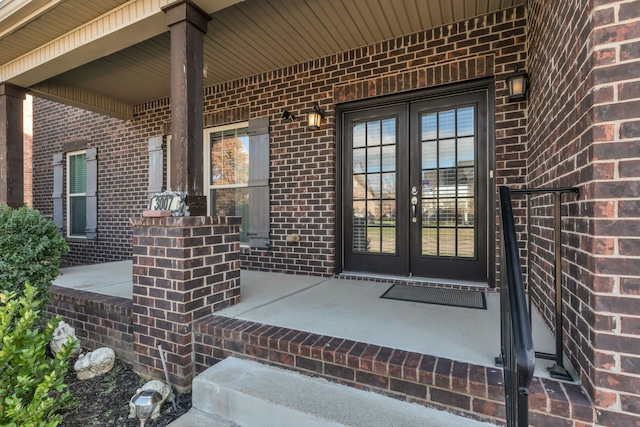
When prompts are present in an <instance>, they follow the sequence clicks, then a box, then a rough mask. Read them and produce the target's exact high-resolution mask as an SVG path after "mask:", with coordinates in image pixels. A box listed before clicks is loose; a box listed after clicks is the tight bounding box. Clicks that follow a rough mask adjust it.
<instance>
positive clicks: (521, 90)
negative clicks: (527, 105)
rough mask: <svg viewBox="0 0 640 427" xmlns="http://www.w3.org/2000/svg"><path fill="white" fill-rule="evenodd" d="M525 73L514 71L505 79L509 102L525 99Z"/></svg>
mask: <svg viewBox="0 0 640 427" xmlns="http://www.w3.org/2000/svg"><path fill="white" fill-rule="evenodd" d="M527 77H528V76H527V73H526V71H518V67H516V71H515V72H514V73H513V74H511V75H509V76H508V77H507V87H508V89H509V98H508V100H509V102H516V101H524V100H525V99H527Z"/></svg>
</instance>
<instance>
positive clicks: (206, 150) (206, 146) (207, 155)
mask: <svg viewBox="0 0 640 427" xmlns="http://www.w3.org/2000/svg"><path fill="white" fill-rule="evenodd" d="M248 127H249V122H238V123H232V124H230V125H224V126H216V127H212V128H207V129H205V130H204V132H203V137H202V157H203V159H204V164H203V169H204V177H203V178H204V184H205V185H204V190H205V196H206V197H207V215H208V216H211V190H212V189H213V188H242V187H247V186H248V185H245V184H229V185H211V151H210V150H211V145H210V144H211V141H210V139H211V134H212V133H214V132H224V131H225V130H231V129H239V128H248Z"/></svg>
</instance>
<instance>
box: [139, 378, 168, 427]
mask: <svg viewBox="0 0 640 427" xmlns="http://www.w3.org/2000/svg"><path fill="white" fill-rule="evenodd" d="M144 390H155V391H157V392H158V393H160V395H161V396H162V400H161V401H160V403H158V405H157V406H156V408H155V409H154V410H153V414H151V419H152V420H155V419H156V418H158V416H159V415H160V408H162V405H163V404H164V402H165V400H167V397H169V393H170V392H171V390H169V386H168V385H166V384H165V383H163V382H162V381H159V380H151V381H149V382H148V383H146V384H144V385H143V386H142V387H140V388H139V389H137V390H136V394H138V393H140V392H141V391H144ZM134 396H135V394H134ZM132 399H133V397H132ZM135 417H136V407H135V405H134V404H133V403H131V401H129V418H135Z"/></svg>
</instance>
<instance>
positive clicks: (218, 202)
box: [211, 187, 249, 242]
mask: <svg viewBox="0 0 640 427" xmlns="http://www.w3.org/2000/svg"><path fill="white" fill-rule="evenodd" d="M211 212H215V214H214V215H215V216H239V217H241V218H242V224H241V225H240V241H241V242H248V241H249V237H248V236H247V231H248V228H247V226H246V224H247V221H248V220H249V187H236V188H219V189H212V190H211Z"/></svg>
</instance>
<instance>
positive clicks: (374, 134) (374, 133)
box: [367, 120, 380, 147]
mask: <svg viewBox="0 0 640 427" xmlns="http://www.w3.org/2000/svg"><path fill="white" fill-rule="evenodd" d="M374 145H380V121H379V120H374V121H371V122H367V146H369V147H371V146H374Z"/></svg>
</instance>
